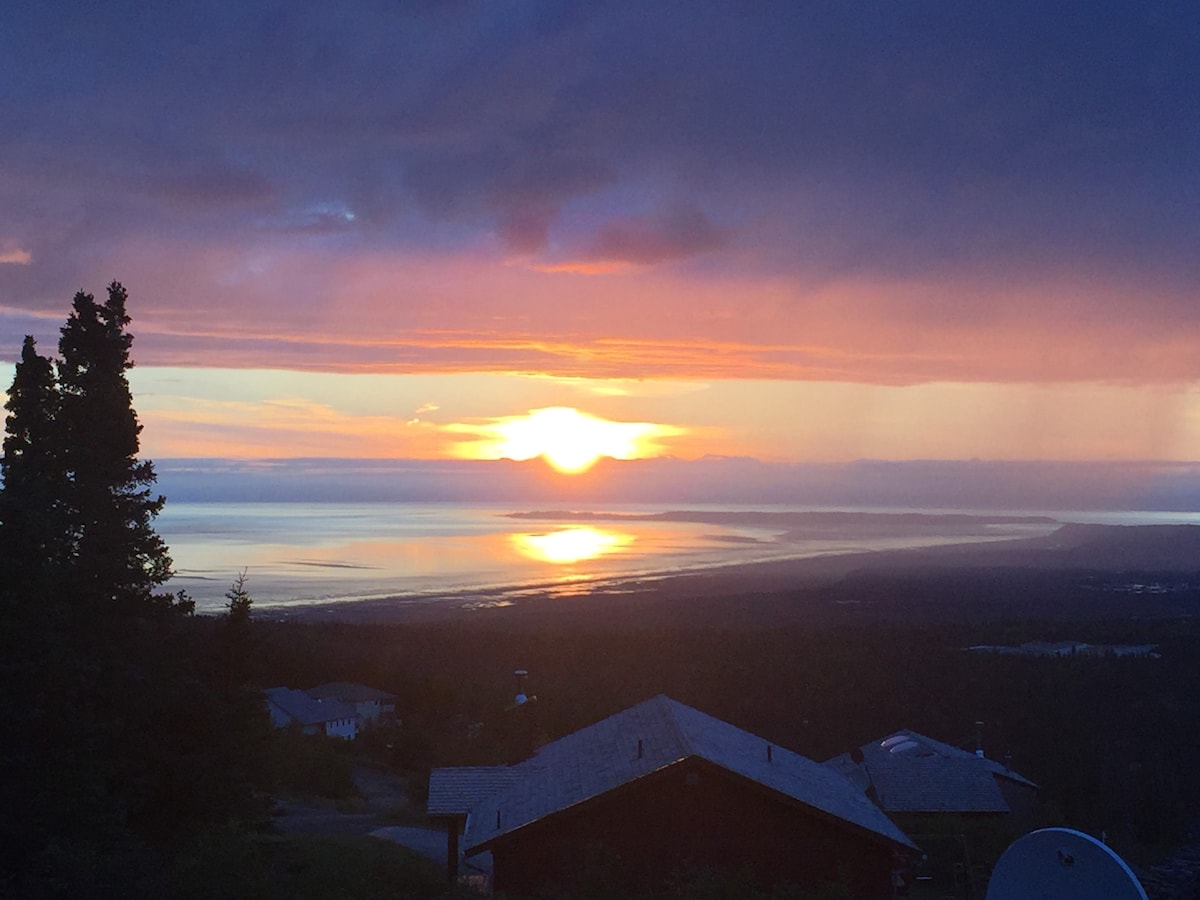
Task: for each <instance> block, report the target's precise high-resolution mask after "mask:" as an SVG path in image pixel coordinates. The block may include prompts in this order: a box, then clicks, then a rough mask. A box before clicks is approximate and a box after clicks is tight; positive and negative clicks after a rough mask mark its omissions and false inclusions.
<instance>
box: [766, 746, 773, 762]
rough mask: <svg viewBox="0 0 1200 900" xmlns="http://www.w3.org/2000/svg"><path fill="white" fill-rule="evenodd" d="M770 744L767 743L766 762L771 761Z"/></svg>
mask: <svg viewBox="0 0 1200 900" xmlns="http://www.w3.org/2000/svg"><path fill="white" fill-rule="evenodd" d="M771 749H772V748H771V745H770V744H767V762H770V761H771Z"/></svg>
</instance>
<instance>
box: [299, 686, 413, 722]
mask: <svg viewBox="0 0 1200 900" xmlns="http://www.w3.org/2000/svg"><path fill="white" fill-rule="evenodd" d="M305 693H306V694H308V696H310V697H312V698H313V699H315V700H320V701H321V702H322V703H324V702H326V701H329V700H336V701H338V702H340V703H348V704H350V705H351V706H353V707H354V711H355V712H356V713H358V715H359V716H361V717H362V720H363V721H364V722H386V721H389V720H391V719H394V718H395V717H396V695H395V694H389V693H388V692H387V691H381V690H379V689H378V688H373V687H367V686H366V685H365V684H351V683H350V682H348V681H331V682H329V683H328V684H319V685H317V686H316V687H315V688H310V689H309V690H307V691H305Z"/></svg>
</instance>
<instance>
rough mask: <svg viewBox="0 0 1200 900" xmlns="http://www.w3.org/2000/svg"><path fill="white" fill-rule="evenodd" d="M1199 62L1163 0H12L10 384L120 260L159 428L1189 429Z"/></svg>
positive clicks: (435, 442) (1199, 227)
mask: <svg viewBox="0 0 1200 900" xmlns="http://www.w3.org/2000/svg"><path fill="white" fill-rule="evenodd" d="M1197 84H1200V6H1197V5H1196V4H1195V3H1192V2H1170V0H1164V2H1156V3H1142V2H1102V0H1091V2H1088V3H1073V2H1072V3H1045V2H1024V0H1014V2H1009V3H1003V4H976V3H950V2H939V3H934V2H919V0H912V2H907V0H891V2H872V3H867V2H844V3H834V4H830V3H818V2H804V0H789V2H781V3H771V2H757V3H727V2H703V0H697V2H692V3H688V4H666V3H643V2H627V3H620V2H617V3H605V2H596V0H588V2H580V3H571V2H554V3H548V2H516V0H513V2H506V0H489V2H471V3H459V2H451V0H446V2H436V3H422V2H407V3H396V2H393V0H388V2H379V3H371V2H357V3H354V4H344V5H337V4H329V3H327V2H323V3H313V2H304V0H289V2H286V3H284V2H271V3H245V2H236V3H235V2H228V3H222V2H194V3H189V2H173V3H170V4H161V3H159V4H154V3H130V2H120V0H114V2H110V3H103V4H80V3H76V2H63V0H45V2H41V3H36V4H33V3H29V4H17V6H16V8H14V9H6V11H5V15H4V20H3V22H2V23H0V360H2V361H3V364H4V367H3V368H0V378H2V379H3V380H4V383H5V384H7V383H8V381H9V379H10V378H11V362H12V361H13V360H14V359H15V357H16V356H17V354H18V353H19V349H20V343H21V338H22V336H23V335H24V334H26V333H31V334H34V335H35V336H36V337H37V338H38V339H39V346H40V347H41V349H42V350H43V352H47V353H50V352H53V351H54V348H55V343H56V340H57V331H58V328H59V327H60V326H61V324H62V322H63V320H64V319H65V316H66V314H67V312H68V310H69V308H70V300H71V297H72V295H73V294H74V293H75V291H77V290H80V289H83V290H87V291H89V292H93V293H95V294H97V295H98V296H101V295H102V294H103V292H104V290H105V287H106V285H107V284H108V283H109V282H110V281H112V280H114V279H116V280H119V281H121V282H122V283H123V284H124V285H125V287H126V288H127V289H128V291H129V294H130V301H129V311H130V313H131V315H132V316H133V324H132V326H131V328H132V331H133V333H134V334H135V335H136V341H135V343H134V348H133V353H134V357H135V359H136V361H137V368H136V369H134V370H133V371H132V372H131V375H130V377H131V384H132V386H133V389H134V391H135V402H136V405H137V409H138V412H139V415H140V417H141V420H142V422H143V423H144V425H145V430H144V432H143V435H142V438H143V452H144V454H145V455H149V456H152V457H157V458H177V457H180V458H182V457H186V458H204V457H214V458H239V459H251V458H281V457H305V458H310V457H351V458H354V457H371V458H419V459H457V458H469V457H472V456H484V457H487V456H497V455H499V456H503V455H512V454H513V453H515V451H514V450H513V447H514V446H515V445H514V444H512V443H510V442H507V441H509V440H510V439H511V437H512V433H511V430H510V429H511V428H512V427H514V426H513V423H514V422H515V423H520V422H523V421H524V422H527V421H529V416H530V413H531V412H533V411H536V410H544V409H568V408H569V409H576V410H580V411H582V412H583V413H585V414H587V415H588V416H591V417H593V418H592V419H588V420H585V419H575V420H571V422H569V423H568V424H566V425H563V424H562V422H561V421H560V423H559V424H558V426H556V427H557V429H558V432H559V433H562V432H564V431H565V432H568V433H571V434H579V435H594V434H599V432H598V431H596V430H595V428H599V426H595V428H593V425H594V422H595V420H596V419H601V420H605V421H609V422H614V423H621V425H622V428H623V429H624V430H622V431H620V432H619V435H626V436H628V435H636V436H637V437H636V440H635V441H634V445H633V446H634V448H633V449H632V450H629V451H628V452H627V454H626V455H634V456H657V455H667V456H672V457H678V458H681V459H684V460H697V459H704V458H708V457H749V458H753V459H757V460H763V461H766V462H771V463H776V464H783V465H787V464H825V463H849V462H852V461H854V460H884V461H905V460H992V461H1049V462H1062V461H1081V462H1098V461H1107V462H1126V461H1135V460H1160V461H1175V462H1187V461H1196V460H1200V252H1197V248H1198V247H1200V166H1198V165H1197V164H1196V160H1197V159H1200V91H1197V90H1196V85H1197ZM6 373H7V374H6ZM589 423H591V424H589ZM515 427H523V426H520V425H519V424H518V425H517V426H515ZM589 429H591V430H589ZM605 434H606V437H605V439H604V440H601V439H600V438H598V437H591V438H588V440H593V441H594V442H595V445H596V447H597V448H599V449H598V452H604V453H611V455H620V453H621V452H622V451H620V450H619V449H616V450H610V449H605V448H611V447H617V444H611V445H610V443H608V439H609V438H612V439H613V440H616V438H615V437H614V435H616V434H618V432H612V433H607V432H606V433H605ZM580 439H581V440H582V439H583V438H582V437H581V438H580Z"/></svg>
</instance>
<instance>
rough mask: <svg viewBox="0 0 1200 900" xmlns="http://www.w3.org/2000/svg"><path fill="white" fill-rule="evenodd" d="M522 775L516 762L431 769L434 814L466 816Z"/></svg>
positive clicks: (429, 809)
mask: <svg viewBox="0 0 1200 900" xmlns="http://www.w3.org/2000/svg"><path fill="white" fill-rule="evenodd" d="M520 777H521V770H520V769H519V768H518V767H516V766H455V767H452V768H443V769H434V770H433V771H432V772H430V773H429V802H428V804H427V806H426V812H428V813H429V815H431V816H464V817H465V816H466V815H467V813H469V812H470V811H471V810H472V809H475V808H476V807H477V806H479V805H480V804H481V803H482V802H483V801H484V800H486V799H487V798H488V797H492V796H494V795H496V794H498V793H500V792H501V791H502V790H504V789H505V788H506V787H508V786H509V785H511V784H512V783H513V782H514V781H516V780H517V779H518V778H520Z"/></svg>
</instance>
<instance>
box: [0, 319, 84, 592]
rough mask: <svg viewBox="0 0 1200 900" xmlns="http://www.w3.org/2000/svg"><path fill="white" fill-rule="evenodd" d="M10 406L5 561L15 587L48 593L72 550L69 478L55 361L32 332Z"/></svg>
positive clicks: (1, 468)
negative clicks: (41, 351)
mask: <svg viewBox="0 0 1200 900" xmlns="http://www.w3.org/2000/svg"><path fill="white" fill-rule="evenodd" d="M4 408H5V409H6V410H8V416H7V417H6V419H5V436H4V455H3V457H2V458H0V473H2V474H3V478H4V488H3V490H2V491H0V565H3V569H4V571H5V572H6V573H8V575H9V578H8V582H9V586H10V588H11V589H14V590H21V591H26V590H31V591H44V590H45V589H46V588H47V587H48V585H49V582H50V580H51V579H52V577H53V576H54V575H55V574H56V573H61V567H62V566H63V564H64V563H65V562H66V559H67V556H68V554H69V542H68V534H67V525H66V519H65V513H66V495H67V479H66V473H65V472H64V470H63V459H62V440H61V433H60V431H59V420H58V414H59V394H58V383H57V380H56V378H55V375H54V365H53V363H52V362H51V360H49V359H47V358H46V357H44V356H41V355H40V354H39V353H38V352H37V345H36V343H35V341H34V339H33V337H32V336H30V335H26V336H25V342H24V344H23V345H22V347H21V359H20V361H19V362H18V363H17V366H16V372H15V375H14V377H13V382H12V387H11V388H9V391H8V402H6V403H5V404H4Z"/></svg>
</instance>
